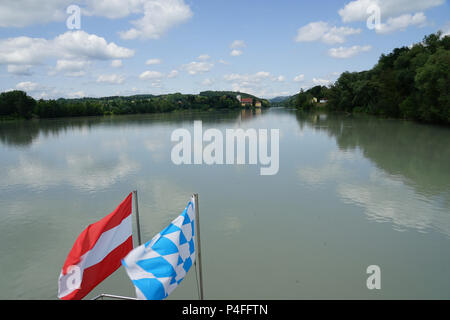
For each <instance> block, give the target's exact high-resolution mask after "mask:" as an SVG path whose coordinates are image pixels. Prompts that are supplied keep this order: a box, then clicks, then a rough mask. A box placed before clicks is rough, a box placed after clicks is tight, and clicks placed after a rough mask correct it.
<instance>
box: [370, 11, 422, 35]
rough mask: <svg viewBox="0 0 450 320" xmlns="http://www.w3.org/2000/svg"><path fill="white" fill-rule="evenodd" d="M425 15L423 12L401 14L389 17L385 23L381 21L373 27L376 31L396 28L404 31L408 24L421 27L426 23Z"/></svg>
mask: <svg viewBox="0 0 450 320" xmlns="http://www.w3.org/2000/svg"><path fill="white" fill-rule="evenodd" d="M426 22H427V17H426V16H425V15H424V13H423V12H419V13H416V14H414V15H411V14H403V15H401V16H398V17H395V18H389V19H388V20H387V21H386V23H381V24H380V25H379V26H376V27H375V31H376V32H377V33H391V32H394V31H397V30H401V31H404V30H406V28H408V27H409V26H412V25H415V26H419V27H422V26H424V25H425V24H426Z"/></svg>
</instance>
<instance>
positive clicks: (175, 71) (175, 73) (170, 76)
mask: <svg viewBox="0 0 450 320" xmlns="http://www.w3.org/2000/svg"><path fill="white" fill-rule="evenodd" d="M177 76H178V70H172V71H170V72H169V74H168V75H167V78H169V79H172V78H175V77H177Z"/></svg>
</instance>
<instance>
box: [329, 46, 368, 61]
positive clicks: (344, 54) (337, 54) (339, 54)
mask: <svg viewBox="0 0 450 320" xmlns="http://www.w3.org/2000/svg"><path fill="white" fill-rule="evenodd" d="M370 49H372V47H371V46H369V45H367V46H352V47H339V48H331V49H330V50H328V54H329V56H330V57H333V58H339V59H347V58H351V57H353V56H355V55H357V54H359V53H361V52H366V51H369V50H370Z"/></svg>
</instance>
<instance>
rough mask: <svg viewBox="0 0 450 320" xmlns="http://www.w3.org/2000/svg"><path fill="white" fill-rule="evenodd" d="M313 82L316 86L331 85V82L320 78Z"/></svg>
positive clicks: (314, 79)
mask: <svg viewBox="0 0 450 320" xmlns="http://www.w3.org/2000/svg"><path fill="white" fill-rule="evenodd" d="M312 82H313V84H314V85H315V86H328V85H330V84H331V80H328V79H320V78H313V79H312Z"/></svg>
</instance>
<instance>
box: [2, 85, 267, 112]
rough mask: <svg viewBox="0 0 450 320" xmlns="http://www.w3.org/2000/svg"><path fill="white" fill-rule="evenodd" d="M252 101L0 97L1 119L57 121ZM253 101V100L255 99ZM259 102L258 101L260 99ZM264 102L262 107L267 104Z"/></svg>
mask: <svg viewBox="0 0 450 320" xmlns="http://www.w3.org/2000/svg"><path fill="white" fill-rule="evenodd" d="M237 94H240V95H241V96H243V97H247V96H248V97H253V96H251V95H248V94H242V93H233V92H228V91H225V92H221V91H206V92H202V93H200V94H198V95H194V94H181V93H174V94H167V95H160V96H155V95H135V96H130V97H121V96H114V97H104V98H81V99H63V98H61V99H57V100H44V99H40V100H37V101H36V100H35V99H33V98H32V97H30V96H28V95H27V94H26V92H24V91H20V90H14V91H8V92H3V93H1V94H0V117H11V118H26V119H29V118H32V117H39V118H57V117H77V116H98V115H113V114H117V115H120V114H139V113H161V112H171V111H176V110H194V109H195V110H209V109H237V108H242V106H241V104H240V103H239V101H238V100H237V98H236V95H237ZM254 98H256V97H254ZM259 100H261V99H259ZM261 101H263V107H268V106H269V103H268V102H267V101H266V100H261Z"/></svg>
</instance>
